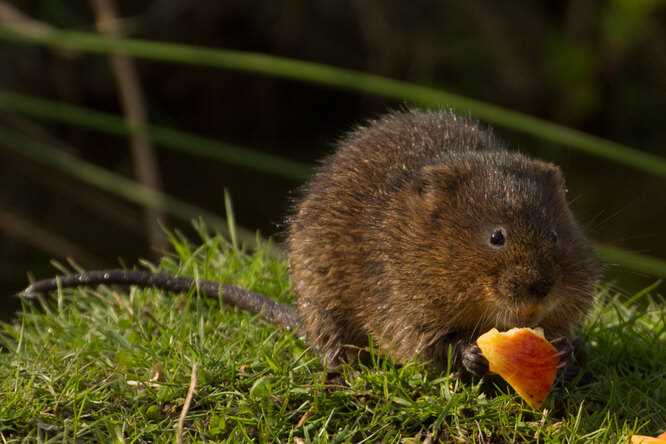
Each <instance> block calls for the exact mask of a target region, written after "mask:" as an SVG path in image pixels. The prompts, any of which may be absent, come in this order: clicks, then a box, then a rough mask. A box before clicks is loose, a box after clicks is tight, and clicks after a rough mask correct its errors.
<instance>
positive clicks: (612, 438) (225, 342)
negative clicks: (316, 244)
mask: <svg viewBox="0 0 666 444" xmlns="http://www.w3.org/2000/svg"><path fill="white" fill-rule="evenodd" d="M200 231H201V233H202V240H201V242H200V245H199V246H194V245H193V244H191V243H190V242H188V241H187V240H185V239H184V238H183V237H182V236H179V235H173V236H172V242H173V246H174V251H175V253H174V254H173V255H172V256H170V257H167V258H164V259H163V260H162V261H161V263H160V264H159V268H160V269H162V270H166V271H169V272H173V273H178V274H181V275H190V276H199V277H202V278H207V279H215V280H219V281H223V282H233V283H236V284H239V285H242V286H244V287H247V288H250V289H252V290H255V291H259V292H262V293H265V294H267V295H270V296H271V297H274V298H277V299H279V300H282V301H288V300H290V299H291V297H292V294H291V293H290V289H289V285H288V279H287V266H286V263H285V262H284V261H283V260H282V259H278V258H275V257H274V256H272V255H271V253H270V252H269V248H267V247H266V246H260V247H259V249H258V250H257V251H256V252H255V253H253V254H252V255H249V254H246V253H243V252H242V251H240V250H238V249H237V248H235V247H233V246H232V245H231V244H230V243H228V242H227V241H225V240H224V239H223V238H222V237H220V236H209V235H208V234H206V233H205V231H204V230H203V229H202V230H200ZM653 291H654V288H653V289H652V290H651V291H646V292H643V293H639V294H637V295H634V297H630V298H628V299H627V298H626V296H625V297H622V298H621V297H619V296H618V295H615V294H613V293H612V292H610V291H608V290H606V291H601V292H600V295H599V300H600V302H599V304H598V306H597V308H596V310H595V311H594V313H593V314H592V315H591V316H590V318H589V320H588V321H587V323H586V324H585V326H584V332H583V333H584V335H585V337H586V338H587V339H588V342H589V344H590V348H591V352H590V354H589V355H590V357H589V360H588V362H587V364H586V370H587V371H588V372H589V374H590V375H591V377H589V378H585V379H587V381H584V382H583V381H578V384H574V385H571V386H569V387H566V388H565V387H558V388H557V389H556V391H555V392H554V394H553V395H552V396H551V397H550V398H549V400H548V401H547V403H546V406H545V409H544V410H543V411H534V410H532V409H530V408H529V407H527V406H526V405H525V404H524V403H523V402H522V401H520V399H519V398H518V397H517V396H516V395H515V394H514V393H513V392H512V391H511V390H510V389H507V388H506V387H505V386H503V385H502V384H499V383H497V381H495V380H486V381H482V382H461V381H460V380H457V379H456V378H455V377H453V376H451V375H447V374H445V375H433V374H430V373H429V372H428V371H427V369H426V367H425V366H424V364H421V363H416V362H414V363H410V364H407V365H404V366H398V365H395V364H393V363H391V362H390V361H388V360H385V359H379V358H375V359H373V361H372V364H369V365H367V366H357V367H345V368H343V372H342V374H341V376H340V377H339V378H338V379H334V380H330V378H327V376H326V371H325V369H323V368H322V367H321V365H320V364H319V361H318V359H317V357H316V356H315V354H314V353H313V352H312V351H310V350H308V349H307V348H306V347H305V345H304V344H303V343H301V342H300V341H299V340H298V338H296V337H295V336H294V335H293V334H290V333H285V332H283V331H279V330H277V329H276V328H274V327H273V326H272V325H269V324H267V323H265V322H263V321H260V320H259V319H257V318H256V317H254V316H251V315H248V314H247V313H243V312H240V311H238V310H235V309H233V308H229V307H226V306H225V307H221V306H220V302H219V301H217V300H214V299H207V298H204V297H199V296H198V295H197V294H195V293H191V294H187V295H168V294H161V293H159V292H157V291H154V290H146V291H140V290H136V289H132V290H131V291H129V293H128V294H126V292H124V291H119V290H113V289H107V288H99V289H96V290H92V291H91V290H73V291H61V292H59V293H58V294H57V295H53V297H52V298H50V299H48V300H47V301H44V302H43V304H42V305H41V306H37V307H35V306H31V305H26V306H25V307H24V309H23V311H22V312H21V313H20V314H19V317H18V319H17V320H16V321H15V323H13V324H11V325H9V324H4V325H2V330H1V332H0V349H1V353H2V354H1V355H0V356H1V358H0V438H1V439H2V440H3V442H23V441H41V442H47V441H54V442H63V441H65V442H72V441H77V442H128V443H129V442H146V441H150V442H153V441H154V442H173V441H174V440H175V437H176V433H177V432H176V425H177V421H178V417H179V415H180V413H181V410H182V407H183V403H184V400H185V397H186V395H187V391H188V387H189V385H190V373H191V370H192V366H193V364H194V363H197V365H198V373H197V375H198V377H197V387H198V388H197V391H196V393H195V395H194V399H193V402H192V406H191V408H190V409H189V411H188V413H187V418H186V422H185V430H184V432H185V440H186V441H188V440H190V441H209V442H245V441H251V440H254V441H257V442H299V439H300V440H302V442H326V443H327V442H331V443H332V442H378V441H382V442H403V443H416V442H421V441H422V440H424V439H426V438H427V437H430V438H432V439H433V441H437V440H441V441H443V442H461V443H468V442H484V443H486V442H493V443H501V442H543V443H556V442H557V443H558V442H570V443H574V442H581V443H587V442H611V443H618V442H628V438H629V436H630V435H631V434H633V433H638V432H639V433H642V434H648V435H656V434H657V433H658V432H661V431H663V430H664V429H666V367H665V366H664V363H665V362H666V346H665V345H666V305H664V303H663V301H661V303H659V301H655V300H653V299H654V298H656V297H655V296H652V295H651V294H650V293H652V292H653ZM623 301H624V302H623Z"/></svg>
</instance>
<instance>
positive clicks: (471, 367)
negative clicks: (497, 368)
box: [461, 342, 489, 376]
mask: <svg viewBox="0 0 666 444" xmlns="http://www.w3.org/2000/svg"><path fill="white" fill-rule="evenodd" d="M461 355H462V365H463V367H465V370H467V371H468V372H470V373H471V374H473V375H476V376H485V375H487V374H488V370H489V369H488V360H487V359H486V358H485V356H483V353H481V349H480V348H479V346H478V345H476V343H475V342H474V343H471V344H466V345H464V346H463V347H462V350H461Z"/></svg>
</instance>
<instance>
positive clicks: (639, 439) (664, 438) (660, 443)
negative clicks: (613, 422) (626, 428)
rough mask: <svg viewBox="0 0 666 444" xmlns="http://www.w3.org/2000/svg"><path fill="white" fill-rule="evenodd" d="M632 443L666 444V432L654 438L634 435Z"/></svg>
mask: <svg viewBox="0 0 666 444" xmlns="http://www.w3.org/2000/svg"><path fill="white" fill-rule="evenodd" d="M631 444H666V432H664V433H662V434H661V435H659V436H657V437H656V438H653V437H651V436H643V435H633V436H632V437H631Z"/></svg>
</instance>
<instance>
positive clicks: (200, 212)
mask: <svg viewBox="0 0 666 444" xmlns="http://www.w3.org/2000/svg"><path fill="white" fill-rule="evenodd" d="M0 144H2V146H3V147H6V148H9V149H11V150H13V151H15V152H16V153H18V154H21V155H23V156H26V157H29V158H31V159H32V160H33V161H35V162H39V163H42V164H44V165H46V166H48V167H51V168H56V169H58V170H60V171H63V172H65V173H66V174H69V175H71V176H73V177H76V178H78V179H79V180H81V181H83V182H86V183H88V184H90V185H93V186H95V187H97V188H100V189H102V190H105V191H107V192H109V193H112V194H115V195H117V196H120V197H122V198H124V199H126V200H128V201H130V202H134V203H136V204H139V205H142V206H144V207H146V208H164V209H165V210H166V211H167V213H169V214H171V215H173V216H174V217H177V218H179V219H181V220H184V221H187V222H191V221H192V220H194V219H196V218H199V217H200V218H202V219H203V220H204V221H205V222H206V224H208V225H209V226H210V227H212V228H215V229H216V230H219V231H220V232H222V233H225V234H226V235H227V236H229V235H230V233H229V230H228V226H227V221H226V220H224V219H223V218H221V217H219V216H218V215H216V214H213V213H211V212H209V211H206V210H204V209H202V208H199V207H196V206H194V205H190V204H188V203H186V202H183V201H181V200H180V199H177V198H175V197H172V196H169V195H167V194H164V193H161V192H158V191H155V190H152V189H150V188H148V187H146V186H145V185H141V184H139V183H137V182H135V181H133V180H130V179H127V178H126V177H123V176H121V175H119V174H115V173H112V172H109V171H107V170H105V169H104V168H100V167H98V166H95V165H92V164H90V163H88V162H84V161H82V160H80V159H77V158H76V157H74V156H72V155H70V154H68V153H66V152H64V151H62V150H60V149H57V148H53V147H50V146H47V145H46V144H43V143H40V142H35V141H34V140H31V139H29V138H27V137H25V136H22V135H20V134H17V133H15V132H13V131H8V130H6V129H4V128H0ZM235 228H236V231H237V236H238V238H239V239H240V240H241V241H242V242H244V243H245V244H246V245H249V246H252V245H254V244H255V243H256V240H257V236H256V235H255V234H254V233H252V232H251V231H249V230H247V229H244V228H241V227H238V226H236V227H235Z"/></svg>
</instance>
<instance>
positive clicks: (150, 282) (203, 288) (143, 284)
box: [19, 270, 299, 330]
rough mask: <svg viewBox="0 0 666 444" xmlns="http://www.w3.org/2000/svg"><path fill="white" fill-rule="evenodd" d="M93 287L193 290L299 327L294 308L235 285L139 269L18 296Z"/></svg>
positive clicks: (42, 286) (44, 284)
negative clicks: (124, 286)
mask: <svg viewBox="0 0 666 444" xmlns="http://www.w3.org/2000/svg"><path fill="white" fill-rule="evenodd" d="M97 285H128V286H129V285H134V286H137V287H140V288H156V289H158V290H164V291H168V292H171V293H185V292H187V291H189V290H190V289H192V288H196V289H197V290H198V291H199V292H200V293H201V294H204V295H206V296H210V297H214V298H217V297H218V296H222V300H223V301H224V302H225V303H227V304H229V305H234V306H236V307H238V308H240V309H242V310H246V311H248V312H250V313H255V314H258V315H260V316H262V317H264V318H265V319H267V320H268V321H270V322H272V323H274V324H276V325H279V326H281V327H284V328H286V329H288V330H297V329H298V326H299V322H298V317H297V315H296V309H295V308H294V306H293V305H290V304H281V303H279V302H276V301H274V300H272V299H270V298H268V297H266V296H264V295H261V294H258V293H253V292H251V291H248V290H245V289H243V288H240V287H236V286H235V285H226V284H221V283H219V282H214V281H206V280H199V279H193V278H188V277H176V276H172V275H169V274H166V273H151V272H149V271H141V270H95V271H88V272H85V273H80V274H72V275H67V276H59V277H56V278H53V279H44V280H42V281H37V282H35V283H33V284H32V285H30V286H29V287H28V288H26V289H25V290H23V292H21V293H19V296H21V297H23V298H27V299H34V298H35V297H37V295H39V294H45V293H48V292H51V291H54V290H57V289H58V288H74V287H94V286H97Z"/></svg>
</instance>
